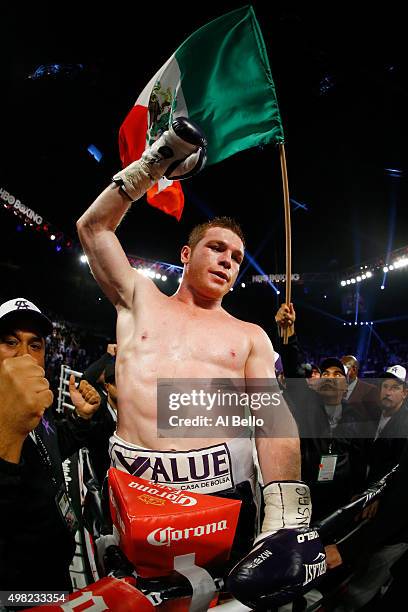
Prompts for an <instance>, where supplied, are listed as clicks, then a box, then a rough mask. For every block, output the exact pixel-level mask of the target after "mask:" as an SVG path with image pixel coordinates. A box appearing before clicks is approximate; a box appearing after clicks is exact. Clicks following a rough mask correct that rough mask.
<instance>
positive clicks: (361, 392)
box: [341, 355, 381, 429]
mask: <svg viewBox="0 0 408 612" xmlns="http://www.w3.org/2000/svg"><path fill="white" fill-rule="evenodd" d="M341 362H342V363H343V365H344V366H346V368H347V379H348V388H347V393H346V395H345V397H344V401H345V402H346V403H347V405H348V406H349V408H350V409H352V410H355V411H356V412H357V414H358V415H359V418H361V420H363V421H367V422H371V423H372V425H373V428H374V429H375V427H376V425H377V423H378V420H379V418H380V413H381V409H380V397H379V393H378V387H377V385H373V384H371V383H369V382H367V381H365V380H361V378H359V377H358V373H359V369H360V364H359V362H358V360H357V359H356V358H355V357H354V356H353V355H344V356H343V357H342V358H341Z"/></svg>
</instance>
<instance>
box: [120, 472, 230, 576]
mask: <svg viewBox="0 0 408 612" xmlns="http://www.w3.org/2000/svg"><path fill="white" fill-rule="evenodd" d="M108 478H109V490H110V511H111V515H112V521H113V524H114V526H115V527H116V529H117V531H118V533H119V539H120V547H121V549H122V550H123V552H124V554H125V555H126V557H127V558H128V559H129V561H130V562H131V563H132V564H133V566H134V567H135V569H136V572H137V574H138V575H139V576H141V577H142V578H154V577H157V576H167V575H169V574H171V573H172V572H173V571H174V559H175V557H179V556H180V555H195V557H194V558H195V564H196V565H198V566H200V567H207V566H208V565H211V564H213V563H222V562H223V561H227V559H228V558H229V554H230V550H231V546H232V543H233V541H234V536H235V529H236V526H237V523H238V516H239V512H240V508H241V502H240V501H238V500H236V499H228V498H227V497H216V496H215V495H202V494H200V493H191V492H190V491H189V492H188V494H186V493H185V492H184V491H181V490H180V489H176V488H175V487H169V486H167V485H162V484H158V483H155V482H151V481H149V480H143V479H142V478H135V477H134V476H130V475H129V474H126V473H125V472H122V471H120V470H116V469H115V468H111V469H110V470H109V476H108ZM157 553H159V554H157Z"/></svg>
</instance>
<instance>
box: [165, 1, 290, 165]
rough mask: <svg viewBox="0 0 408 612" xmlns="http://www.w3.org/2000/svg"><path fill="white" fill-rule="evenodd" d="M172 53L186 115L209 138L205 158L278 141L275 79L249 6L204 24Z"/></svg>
mask: <svg viewBox="0 0 408 612" xmlns="http://www.w3.org/2000/svg"><path fill="white" fill-rule="evenodd" d="M175 55H176V59H177V63H178V65H179V67H180V73H181V88H182V91H183V94H184V98H185V100H186V104H187V109H188V114H189V117H191V118H192V119H193V120H194V121H196V122H197V123H198V124H199V125H200V126H201V128H202V129H203V130H204V132H205V134H206V136H207V139H208V162H207V163H209V164H215V163H217V162H219V161H221V160H223V159H225V158H226V157H229V156H230V155H233V154H234V153H237V152H238V151H242V150H244V149H247V148H249V147H254V146H256V145H265V144H268V143H280V142H283V138H284V136H283V128H282V121H281V118H280V114H279V107H278V102H277V99H276V94H275V85H274V82H273V79H272V73H271V69H270V66H269V61H268V56H267V54H266V50H265V44H264V41H263V37H262V32H261V30H260V27H259V24H258V22H257V19H256V17H255V14H254V11H253V9H252V7H251V6H245V7H243V8H241V9H238V10H235V11H232V12H230V13H228V14H226V15H223V16H222V17H219V18H218V19H215V20H214V21H211V22H210V23H208V24H207V25H205V26H203V27H202V28H200V29H199V30H197V31H196V32H194V33H193V34H192V35H191V36H190V37H189V38H188V39H187V40H186V41H185V42H184V43H183V44H182V45H181V46H180V47H179V48H178V49H177V51H176V54H175Z"/></svg>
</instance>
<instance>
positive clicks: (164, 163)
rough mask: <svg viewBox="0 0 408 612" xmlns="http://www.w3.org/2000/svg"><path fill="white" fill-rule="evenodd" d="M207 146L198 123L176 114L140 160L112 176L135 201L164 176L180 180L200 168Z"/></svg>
mask: <svg viewBox="0 0 408 612" xmlns="http://www.w3.org/2000/svg"><path fill="white" fill-rule="evenodd" d="M206 150H207V141H206V139H205V136H204V133H203V132H202V131H201V129H200V128H199V127H198V125H197V124H196V123H194V122H193V121H191V120H190V119H187V118H186V117H177V118H176V119H175V120H174V121H173V123H172V124H171V126H170V128H169V129H168V130H166V131H165V132H163V134H162V135H161V136H160V138H158V139H157V140H156V142H154V143H153V144H152V145H151V147H149V148H148V149H146V150H145V151H144V152H143V155H142V157H141V158H140V159H139V160H137V161H135V162H133V163H132V164H130V165H129V166H127V167H126V168H124V170H121V171H120V172H118V173H117V174H115V176H114V177H113V179H112V180H113V181H114V182H115V183H116V184H118V185H119V187H120V188H121V190H122V191H123V192H124V193H125V194H126V195H127V196H128V197H129V198H130V199H131V200H132V201H135V200H138V199H139V198H141V197H142V196H143V195H144V194H145V193H146V191H147V190H148V189H150V188H151V187H152V186H153V185H154V184H155V183H156V182H157V181H158V180H159V179H161V178H162V177H163V176H165V177H166V178H168V179H171V180H183V179H186V178H189V177H190V176H193V174H196V173H197V172H200V170H202V168H203V167H204V165H205V162H206V159H207V154H206Z"/></svg>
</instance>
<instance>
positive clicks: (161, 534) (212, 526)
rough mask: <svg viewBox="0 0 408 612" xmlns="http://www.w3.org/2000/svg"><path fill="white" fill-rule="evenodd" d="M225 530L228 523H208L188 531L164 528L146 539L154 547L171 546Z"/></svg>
mask: <svg viewBox="0 0 408 612" xmlns="http://www.w3.org/2000/svg"><path fill="white" fill-rule="evenodd" d="M224 529H227V521H219V522H218V523H207V525H197V527H187V529H174V527H164V528H163V529H154V530H153V531H152V532H151V533H149V535H148V536H147V538H146V539H147V541H148V542H149V544H152V546H170V543H171V542H178V541H179V540H183V539H184V540H188V539H189V538H200V537H201V536H203V535H206V534H207V535H208V534H209V533H216V532H217V531H224Z"/></svg>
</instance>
